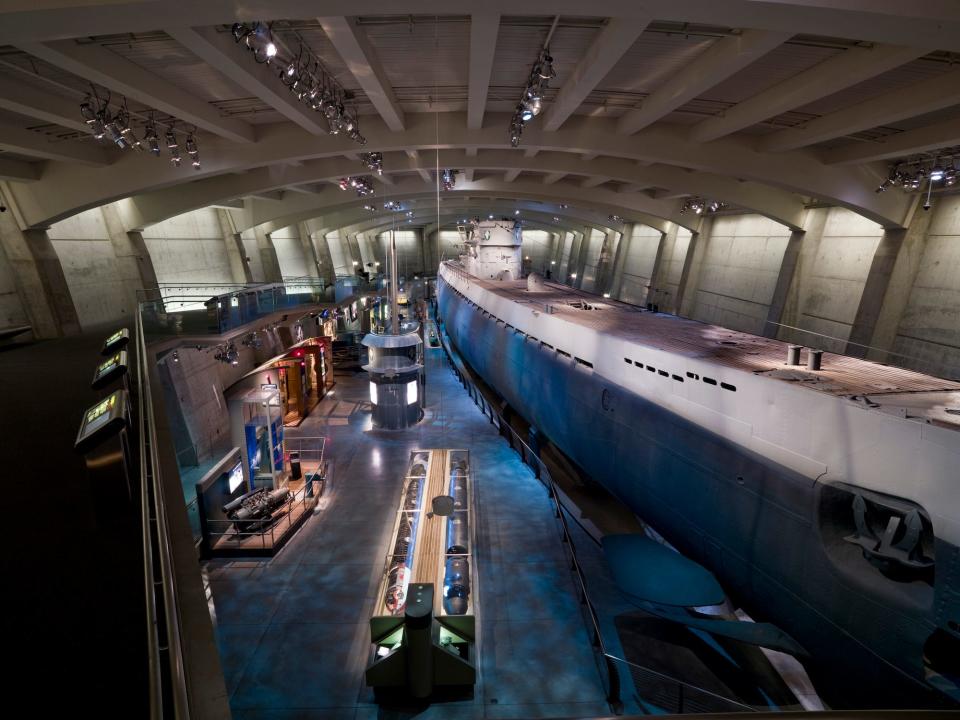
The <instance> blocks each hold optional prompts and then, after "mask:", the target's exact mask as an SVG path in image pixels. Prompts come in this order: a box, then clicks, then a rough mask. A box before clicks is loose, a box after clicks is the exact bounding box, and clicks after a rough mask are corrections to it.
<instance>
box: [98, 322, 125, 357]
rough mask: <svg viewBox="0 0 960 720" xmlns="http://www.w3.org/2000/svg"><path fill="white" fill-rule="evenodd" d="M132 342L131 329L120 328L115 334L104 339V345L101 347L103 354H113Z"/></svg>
mask: <svg viewBox="0 0 960 720" xmlns="http://www.w3.org/2000/svg"><path fill="white" fill-rule="evenodd" d="M129 342H130V331H129V330H127V328H120V329H119V330H117V331H116V332H115V333H114V334H113V335H111V336H110V337H108V338H107V339H106V340H104V341H103V347H102V348H100V354H101V355H112V354H113V353H115V352H117V351H118V350H122V349H123V348H125V347H126V346H127V345H128V344H129Z"/></svg>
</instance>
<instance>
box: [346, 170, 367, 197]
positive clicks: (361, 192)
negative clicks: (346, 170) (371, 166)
mask: <svg viewBox="0 0 960 720" xmlns="http://www.w3.org/2000/svg"><path fill="white" fill-rule="evenodd" d="M337 185H338V186H339V187H340V189H341V190H349V189H350V188H353V189H354V190H355V191H356V193H357V197H367V196H368V195H373V178H372V177H370V176H369V175H356V176H353V177H345V178H340V180H339V182H338V183H337Z"/></svg>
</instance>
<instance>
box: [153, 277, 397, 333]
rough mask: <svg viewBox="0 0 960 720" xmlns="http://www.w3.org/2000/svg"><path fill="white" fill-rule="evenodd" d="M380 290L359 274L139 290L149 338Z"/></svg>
mask: <svg viewBox="0 0 960 720" xmlns="http://www.w3.org/2000/svg"><path fill="white" fill-rule="evenodd" d="M377 292H380V287H379V283H378V282H369V281H367V280H364V279H363V278H361V277H358V276H354V275H346V276H339V275H338V276H337V277H336V279H335V282H334V283H332V284H331V283H329V282H327V281H326V280H323V279H320V278H309V277H285V278H283V281H282V282H278V283H247V284H229V283H219V284H217V283H169V284H160V285H158V286H157V287H155V288H147V289H145V290H139V291H138V300H139V305H140V314H141V317H142V319H143V322H144V331H145V333H146V335H148V336H156V335H183V334H208V333H225V332H228V331H229V330H233V329H235V328H238V327H240V326H242V325H245V324H247V323H249V322H252V321H254V320H258V319H260V318H263V317H266V316H268V315H270V314H272V313H275V312H279V311H283V310H296V309H298V308H303V307H306V306H309V305H319V304H322V303H340V302H343V301H345V300H348V299H349V298H351V297H354V296H356V295H363V294H367V293H369V294H375V293H377Z"/></svg>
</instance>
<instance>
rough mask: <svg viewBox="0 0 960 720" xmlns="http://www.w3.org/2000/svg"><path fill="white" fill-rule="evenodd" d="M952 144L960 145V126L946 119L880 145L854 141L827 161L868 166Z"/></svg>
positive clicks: (825, 156)
mask: <svg viewBox="0 0 960 720" xmlns="http://www.w3.org/2000/svg"><path fill="white" fill-rule="evenodd" d="M952 145H960V123H958V122H957V121H956V120H945V121H943V122H940V123H936V124H935V125H928V126H927V127H921V128H917V129H916V130H907V131H906V132H902V133H897V134H896V135H890V136H888V137H885V138H883V139H882V140H878V141H877V142H870V143H868V142H852V143H850V144H848V145H843V146H842V147H838V148H836V149H834V150H829V151H827V152H825V153H824V154H823V160H824V162H825V163H827V164H828V165H848V164H850V163H868V162H873V161H875V160H891V159H894V158H899V157H903V156H904V155H913V154H914V153H920V152H927V151H930V150H936V149H938V148H942V147H949V146H952ZM885 194H888V193H885Z"/></svg>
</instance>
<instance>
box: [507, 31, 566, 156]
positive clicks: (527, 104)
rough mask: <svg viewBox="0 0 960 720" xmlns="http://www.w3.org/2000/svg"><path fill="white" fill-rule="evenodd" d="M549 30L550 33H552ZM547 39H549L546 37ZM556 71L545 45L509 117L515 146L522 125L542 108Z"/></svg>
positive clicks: (511, 137)
mask: <svg viewBox="0 0 960 720" xmlns="http://www.w3.org/2000/svg"><path fill="white" fill-rule="evenodd" d="M552 32H553V31H552V30H551V34H552ZM548 41H549V39H548ZM556 75H557V72H556V70H554V67H553V58H552V57H551V56H550V51H549V49H548V48H547V46H546V45H544V47H543V49H542V50H541V51H540V55H539V56H537V61H536V62H535V63H534V64H533V69H532V70H531V71H530V77H529V78H527V85H526V87H525V88H524V89H523V95H522V96H521V97H520V102H519V103H517V107H516V109H515V110H514V111H513V117H512V118H510V145H511V146H513V147H517V146H518V145H519V144H520V136H521V135H522V134H523V128H524V126H525V125H526V124H527V123H528V122H530V121H531V120H533V118H535V117H536V116H537V115H539V114H540V111H541V110H543V96H544V93H545V92H546V90H547V86H548V85H549V84H550V80H552V79H553V78H554V77H556Z"/></svg>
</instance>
